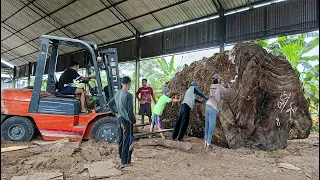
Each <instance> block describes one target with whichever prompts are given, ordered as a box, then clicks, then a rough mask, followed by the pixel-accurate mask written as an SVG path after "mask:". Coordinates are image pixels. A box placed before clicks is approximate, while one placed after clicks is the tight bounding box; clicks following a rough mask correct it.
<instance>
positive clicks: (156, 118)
mask: <svg viewBox="0 0 320 180" xmlns="http://www.w3.org/2000/svg"><path fill="white" fill-rule="evenodd" d="M151 124H152V125H155V126H156V128H161V129H162V118H161V116H158V115H156V114H153V118H152V122H151Z"/></svg>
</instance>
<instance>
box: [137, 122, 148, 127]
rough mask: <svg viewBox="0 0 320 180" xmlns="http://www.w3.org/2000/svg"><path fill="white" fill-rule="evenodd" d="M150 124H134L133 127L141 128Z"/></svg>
mask: <svg viewBox="0 0 320 180" xmlns="http://www.w3.org/2000/svg"><path fill="white" fill-rule="evenodd" d="M150 124H151V123H144V124H135V125H134V126H137V127H141V126H148V125H150Z"/></svg>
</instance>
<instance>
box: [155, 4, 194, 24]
mask: <svg viewBox="0 0 320 180" xmlns="http://www.w3.org/2000/svg"><path fill="white" fill-rule="evenodd" d="M154 17H155V18H157V19H158V20H159V21H160V23H161V24H162V25H164V26H171V25H173V24H178V23H182V22H185V21H188V20H189V19H191V18H190V17H188V15H187V14H186V13H185V12H184V10H183V9H182V8H181V7H180V6H173V7H171V8H168V9H165V10H163V11H159V12H156V13H154Z"/></svg>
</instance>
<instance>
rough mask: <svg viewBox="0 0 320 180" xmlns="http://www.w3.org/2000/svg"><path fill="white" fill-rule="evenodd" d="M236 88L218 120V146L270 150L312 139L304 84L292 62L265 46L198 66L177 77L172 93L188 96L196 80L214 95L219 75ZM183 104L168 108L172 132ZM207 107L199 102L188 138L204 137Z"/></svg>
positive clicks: (242, 47) (242, 48)
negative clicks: (212, 86)
mask: <svg viewBox="0 0 320 180" xmlns="http://www.w3.org/2000/svg"><path fill="white" fill-rule="evenodd" d="M216 73H217V74H220V76H221V77H222V84H230V85H231V91H230V92H229V94H227V95H226V96H225V97H224V102H223V105H222V109H221V111H220V116H219V117H218V118H217V125H216V130H215V133H214V138H213V139H214V142H215V143H218V144H221V145H225V146H227V147H229V148H239V147H243V146H247V147H256V148H260V149H264V150H276V149H282V148H286V147H287V140H288V139H293V138H307V137H308V135H309V133H310V130H311V126H312V123H311V117H310V113H309V110H308V104H307V101H306V99H305V97H304V93H303V90H302V88H301V83H300V81H299V79H298V78H297V76H296V74H295V72H294V70H293V69H292V67H291V65H290V63H289V62H288V61H287V60H285V59H284V58H283V57H280V58H279V57H275V56H273V55H271V54H269V53H268V52H266V51H265V50H264V49H263V48H262V47H261V46H259V45H253V44H248V43H239V44H237V45H236V46H235V47H234V48H233V49H232V50H231V51H225V52H222V53H216V54H214V55H213V56H212V57H209V58H203V59H202V60H200V61H196V62H194V63H192V64H191V65H190V66H189V67H185V68H184V69H183V70H182V71H181V72H179V73H177V74H176V76H175V77H174V78H173V79H172V81H171V82H170V84H169V87H170V90H171V91H172V92H174V93H177V94H178V95H180V96H183V95H184V93H185V91H186V90H187V89H188V88H189V86H190V84H191V82H192V81H194V80H197V81H198V82H199V83H200V85H199V89H200V90H201V91H202V92H203V93H204V94H205V95H207V96H208V95H209V87H210V85H211V84H212V77H213V75H214V74H216ZM180 105H181V104H176V105H168V106H167V107H166V109H165V111H164V113H163V118H164V119H165V120H164V121H166V122H167V123H165V124H166V126H167V127H166V128H171V127H173V126H174V123H175V121H176V119H177V116H178V112H179V107H180ZM205 106H206V105H205V103H202V104H198V103H196V105H195V107H194V110H193V112H191V114H190V123H189V127H188V131H187V133H188V134H189V135H192V136H198V137H203V135H204V132H203V131H204V127H205V125H204V124H205Z"/></svg>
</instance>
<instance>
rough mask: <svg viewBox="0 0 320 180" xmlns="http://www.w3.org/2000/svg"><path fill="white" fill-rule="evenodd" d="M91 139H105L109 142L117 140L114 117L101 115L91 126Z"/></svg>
mask: <svg viewBox="0 0 320 180" xmlns="http://www.w3.org/2000/svg"><path fill="white" fill-rule="evenodd" d="M90 137H91V139H96V140H105V141H108V142H109V143H112V142H117V139H118V127H117V120H116V118H114V117H109V116H108V117H103V118H102V119H100V120H98V121H97V122H96V123H95V124H94V125H93V127H92V129H91V133H90Z"/></svg>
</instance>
